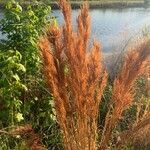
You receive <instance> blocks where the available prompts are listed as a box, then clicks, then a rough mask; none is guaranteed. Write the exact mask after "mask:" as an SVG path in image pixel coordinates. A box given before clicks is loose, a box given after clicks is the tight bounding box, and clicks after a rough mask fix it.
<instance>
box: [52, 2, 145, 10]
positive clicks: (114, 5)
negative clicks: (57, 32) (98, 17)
mask: <svg viewBox="0 0 150 150" xmlns="http://www.w3.org/2000/svg"><path fill="white" fill-rule="evenodd" d="M70 3H71V7H72V9H79V8H80V7H81V5H82V3H83V1H72V2H70ZM88 3H89V8H91V9H98V8H101V9H105V8H114V9H115V8H116V9H118V8H138V7H139V8H140V7H144V8H145V7H146V5H145V4H144V2H143V1H130V2H120V1H114V2H109V1H108V2H100V1H88ZM50 6H51V8H52V9H54V10H55V9H59V6H58V3H57V2H51V3H50Z"/></svg>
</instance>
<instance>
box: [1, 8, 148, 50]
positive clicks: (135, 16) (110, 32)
mask: <svg viewBox="0 0 150 150" xmlns="http://www.w3.org/2000/svg"><path fill="white" fill-rule="evenodd" d="M77 12H78V10H73V12H72V16H73V24H74V25H75V24H76V17H77ZM52 15H53V16H55V17H57V20H58V22H59V24H62V23H63V17H62V14H61V12H60V11H59V10H55V11H53V13H52ZM90 16H91V29H92V32H91V34H92V39H94V38H96V39H97V40H98V41H99V42H101V44H102V46H103V51H104V52H105V53H107V52H114V51H120V50H121V49H122V48H123V47H124V45H125V43H126V42H127V41H128V39H130V38H132V37H135V36H136V35H137V34H138V33H140V32H141V31H142V30H143V29H144V28H145V27H147V26H149V25H150V8H147V9H145V8H128V9H92V10H90ZM0 18H2V11H1V12H0ZM0 38H2V35H1V34H0ZM92 39H91V41H92Z"/></svg>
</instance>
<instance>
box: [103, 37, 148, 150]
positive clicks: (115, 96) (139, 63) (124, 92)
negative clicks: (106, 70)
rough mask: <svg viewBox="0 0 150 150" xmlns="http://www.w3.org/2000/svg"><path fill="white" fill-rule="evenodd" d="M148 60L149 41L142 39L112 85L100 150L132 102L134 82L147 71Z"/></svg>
mask: <svg viewBox="0 0 150 150" xmlns="http://www.w3.org/2000/svg"><path fill="white" fill-rule="evenodd" d="M149 58H150V39H144V40H143V41H142V42H141V43H140V44H139V45H138V46H137V47H136V48H134V49H131V50H130V51H129V52H128V53H127V55H126V58H125V61H124V64H123V66H122V69H121V72H120V74H119V75H118V77H117V78H116V79H115V81H114V85H113V93H112V100H113V104H114V107H113V110H112V112H111V114H110V112H109V113H108V115H107V117H106V122H105V131H104V133H103V138H102V142H101V146H100V149H106V148H107V146H108V143H109V140H110V139H111V134H112V131H113V130H114V128H115V126H116V125H117V122H118V120H119V119H120V118H121V117H122V113H123V111H124V110H125V109H127V108H128V107H129V106H130V105H131V104H132V102H133V100H134V82H135V81H136V79H137V78H138V77H139V76H140V75H142V74H143V73H145V71H146V70H147V68H146V66H147V65H146V64H147V63H148V60H149Z"/></svg>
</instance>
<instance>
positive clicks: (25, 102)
mask: <svg viewBox="0 0 150 150" xmlns="http://www.w3.org/2000/svg"><path fill="white" fill-rule="evenodd" d="M4 11H5V13H4V14H5V15H4V18H3V19H2V20H1V21H0V31H1V32H2V34H4V35H5V37H6V38H4V39H2V40H1V41H0V129H3V128H5V127H10V126H12V125H13V126H16V125H19V124H26V123H30V124H32V125H33V127H34V129H36V132H38V133H39V134H40V135H41V137H43V139H44V143H45V145H46V146H48V147H49V146H53V143H55V142H56V141H58V140H59V139H61V138H59V139H58V136H59V135H60V133H59V128H58V126H56V123H55V122H56V121H55V112H54V109H53V105H52V97H51V96H50V93H49V92H48V90H47V89H46V85H45V82H44V80H43V73H42V71H41V61H40V56H39V50H38V46H37V43H38V42H37V40H38V38H39V36H40V35H41V34H43V30H42V29H43V28H44V26H45V25H47V23H49V20H50V18H49V16H50V15H49V13H50V7H49V6H46V5H44V4H42V5H38V3H37V4H36V5H34V6H32V5H27V6H26V7H21V5H19V3H18V2H16V1H14V0H11V1H10V0H9V1H8V3H7V5H6V8H5V9H4ZM51 124H53V125H52V126H51V128H49V126H50V125H51ZM54 128H55V129H57V130H56V131H55V130H54ZM48 131H50V132H52V135H51V134H49V133H48ZM54 132H55V133H56V134H53V133H54ZM0 134H1V133H0ZM48 134H49V135H48ZM51 137H53V141H51V140H50V138H51ZM59 137H60V136H59ZM49 141H50V142H49ZM59 143H60V142H59ZM56 145H57V144H56ZM56 145H55V146H56ZM0 147H2V149H4V150H7V149H24V148H22V147H24V142H23V141H22V140H21V139H17V138H15V137H13V138H12V137H10V136H8V135H0ZM56 147H57V146H56Z"/></svg>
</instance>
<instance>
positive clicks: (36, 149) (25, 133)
mask: <svg viewBox="0 0 150 150" xmlns="http://www.w3.org/2000/svg"><path fill="white" fill-rule="evenodd" d="M9 134H10V135H14V136H16V135H20V136H21V138H22V139H23V140H24V141H25V142H26V144H27V146H28V148H29V150H46V148H45V146H44V145H43V144H42V142H41V140H40V138H39V136H38V135H37V134H36V133H35V132H34V131H33V129H32V126H31V125H29V124H27V125H24V126H19V127H17V128H15V129H13V130H12V131H11V132H10V133H9Z"/></svg>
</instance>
